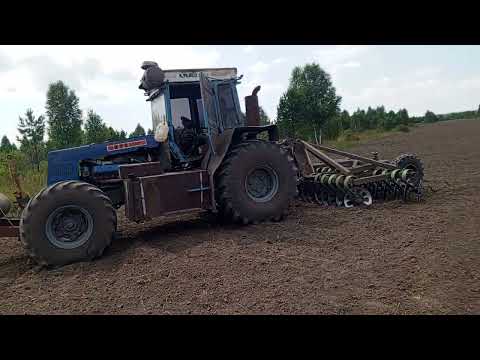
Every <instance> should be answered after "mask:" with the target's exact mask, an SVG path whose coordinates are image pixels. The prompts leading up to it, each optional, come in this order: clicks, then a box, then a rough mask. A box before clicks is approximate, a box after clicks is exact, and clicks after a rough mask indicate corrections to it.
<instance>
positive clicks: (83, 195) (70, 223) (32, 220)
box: [20, 181, 117, 266]
mask: <svg viewBox="0 0 480 360" xmlns="http://www.w3.org/2000/svg"><path fill="white" fill-rule="evenodd" d="M116 227H117V215H116V212H115V210H114V209H113V206H112V202H111V201H110V199H109V198H108V196H106V195H105V193H104V192H102V191H101V190H100V189H98V188H97V187H95V186H92V185H90V184H87V183H84V182H80V181H64V182H60V183H57V184H54V185H51V186H49V187H47V188H45V189H44V190H42V191H41V192H40V193H39V194H37V195H36V196H35V197H34V198H33V199H32V200H31V201H30V202H29V203H28V205H27V207H26V208H25V210H24V211H23V213H22V218H21V221H20V239H21V240H22V242H23V243H24V245H25V247H26V249H27V251H28V253H29V255H30V256H31V257H32V258H33V259H34V260H35V261H36V262H37V263H39V264H40V265H42V266H62V265H66V264H70V263H74V262H80V261H90V260H93V259H94V258H96V257H99V256H100V255H102V253H103V251H104V250H105V248H106V247H108V246H109V245H110V243H111V241H112V238H113V236H114V234H115V231H116Z"/></svg>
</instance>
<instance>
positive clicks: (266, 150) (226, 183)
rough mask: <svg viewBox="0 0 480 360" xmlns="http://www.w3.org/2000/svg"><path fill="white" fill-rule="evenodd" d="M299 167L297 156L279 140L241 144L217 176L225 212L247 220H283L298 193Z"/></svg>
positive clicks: (217, 184)
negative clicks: (297, 167) (295, 159)
mask: <svg viewBox="0 0 480 360" xmlns="http://www.w3.org/2000/svg"><path fill="white" fill-rule="evenodd" d="M296 171H297V169H296V168H295V165H294V162H293V159H292V158H291V157H290V156H289V155H288V153H287V152H286V151H285V150H284V149H282V148H281V147H280V146H278V145H277V144H275V143H271V142H267V141H247V142H245V143H242V144H240V145H237V146H236V147H234V148H233V149H232V150H231V151H230V152H229V154H228V155H227V157H226V159H225V160H224V162H223V164H222V166H221V168H220V170H219V172H218V175H217V176H216V181H215V183H216V187H217V200H218V203H219V207H220V213H221V215H223V217H226V218H228V219H232V220H234V221H236V222H243V223H244V224H248V223H250V222H253V223H255V222H261V221H266V220H279V219H280V218H282V216H283V215H285V214H286V212H287V209H288V207H289V204H290V202H291V201H292V200H293V199H294V197H295V196H296V193H297V178H296Z"/></svg>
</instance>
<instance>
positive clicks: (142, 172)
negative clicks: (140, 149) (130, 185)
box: [119, 162, 163, 179]
mask: <svg viewBox="0 0 480 360" xmlns="http://www.w3.org/2000/svg"><path fill="white" fill-rule="evenodd" d="M119 172H120V178H122V179H128V178H129V177H130V176H133V177H142V176H150V175H160V174H163V167H162V165H161V163H159V162H149V163H142V164H129V165H120V166H119Z"/></svg>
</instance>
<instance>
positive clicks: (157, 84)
mask: <svg viewBox="0 0 480 360" xmlns="http://www.w3.org/2000/svg"><path fill="white" fill-rule="evenodd" d="M142 69H143V70H145V72H144V75H143V77H142V79H141V84H140V86H139V88H140V89H142V90H144V91H145V95H146V96H147V97H148V98H147V101H149V102H150V103H151V111H152V122H153V130H154V134H155V138H156V140H157V141H159V142H163V141H167V139H168V146H169V150H170V154H171V155H172V157H173V159H172V160H173V161H174V162H177V163H186V162H191V161H192V160H195V159H201V158H202V156H203V154H204V153H205V152H206V151H207V150H208V149H209V148H210V147H211V146H213V140H214V138H215V137H216V136H217V135H219V134H222V133H223V132H224V131H225V130H226V129H233V128H237V127H242V126H244V125H245V118H244V116H243V115H242V112H241V109H240V103H239V100H238V93H237V88H236V85H237V84H238V83H239V80H240V78H238V77H237V69H236V68H217V69H188V70H162V69H160V68H159V67H158V65H157V64H156V63H154V62H144V63H143V65H142Z"/></svg>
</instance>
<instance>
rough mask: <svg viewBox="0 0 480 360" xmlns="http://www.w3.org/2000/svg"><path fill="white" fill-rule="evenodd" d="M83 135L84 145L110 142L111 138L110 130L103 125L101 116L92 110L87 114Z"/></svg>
mask: <svg viewBox="0 0 480 360" xmlns="http://www.w3.org/2000/svg"><path fill="white" fill-rule="evenodd" d="M112 130H113V129H112ZM84 133H85V135H84V142H85V143H86V144H98V143H102V142H104V141H107V140H110V139H111V137H112V133H111V131H110V129H109V128H108V127H107V125H105V123H104V122H103V120H102V118H101V116H100V115H98V114H96V113H95V112H94V111H93V110H89V111H88V113H87V120H86V121H85V131H84Z"/></svg>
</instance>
